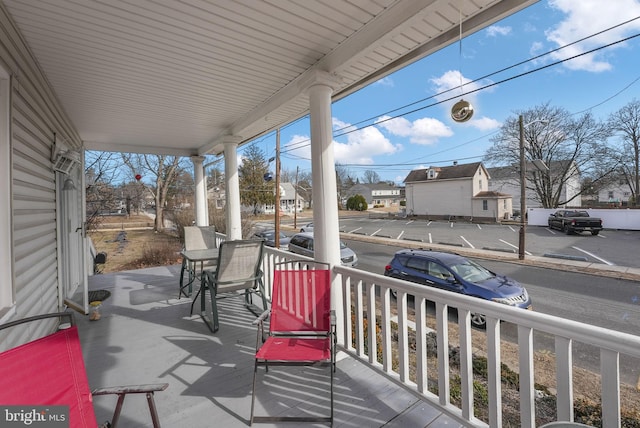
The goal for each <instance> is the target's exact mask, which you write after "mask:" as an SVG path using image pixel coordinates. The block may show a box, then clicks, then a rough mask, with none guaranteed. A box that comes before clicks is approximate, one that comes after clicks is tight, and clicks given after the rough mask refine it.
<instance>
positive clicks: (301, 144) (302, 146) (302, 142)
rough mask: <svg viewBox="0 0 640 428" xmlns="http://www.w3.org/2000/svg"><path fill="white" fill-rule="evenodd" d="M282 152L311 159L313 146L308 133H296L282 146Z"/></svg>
mask: <svg viewBox="0 0 640 428" xmlns="http://www.w3.org/2000/svg"><path fill="white" fill-rule="evenodd" d="M281 152H283V153H286V154H287V156H291V157H296V158H299V159H306V160H311V146H310V138H309V136H308V135H294V136H292V137H291V139H290V140H289V142H288V143H286V144H284V145H283V146H282V149H281Z"/></svg>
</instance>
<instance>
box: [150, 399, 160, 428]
mask: <svg viewBox="0 0 640 428" xmlns="http://www.w3.org/2000/svg"><path fill="white" fill-rule="evenodd" d="M147 402H149V411H150V412H151V420H152V421H153V428H160V418H158V410H157V409H156V403H155V401H154V400H153V392H147Z"/></svg>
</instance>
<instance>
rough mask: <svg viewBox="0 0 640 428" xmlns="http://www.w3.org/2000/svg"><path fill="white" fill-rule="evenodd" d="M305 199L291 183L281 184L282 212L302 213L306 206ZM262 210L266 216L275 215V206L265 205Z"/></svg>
mask: <svg viewBox="0 0 640 428" xmlns="http://www.w3.org/2000/svg"><path fill="white" fill-rule="evenodd" d="M305 203H306V201H305V199H304V198H303V197H302V196H301V195H300V193H298V192H296V189H295V187H294V186H293V184H291V183H280V212H281V213H286V214H290V213H291V214H292V213H293V212H294V211H297V212H302V209H303V207H304V206H305ZM260 210H261V211H262V212H263V213H265V214H275V211H276V209H275V206H274V205H273V204H271V205H263V206H262V207H261V208H260Z"/></svg>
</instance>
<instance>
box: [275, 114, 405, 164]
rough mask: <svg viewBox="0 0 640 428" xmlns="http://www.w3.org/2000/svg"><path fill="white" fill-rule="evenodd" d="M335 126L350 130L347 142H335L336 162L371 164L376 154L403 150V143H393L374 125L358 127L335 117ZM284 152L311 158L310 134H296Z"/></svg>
mask: <svg viewBox="0 0 640 428" xmlns="http://www.w3.org/2000/svg"><path fill="white" fill-rule="evenodd" d="M333 128H334V129H339V130H340V133H341V134H342V133H345V132H349V133H348V134H346V139H347V142H346V143H342V142H338V141H334V142H333V148H334V152H333V153H334V158H335V161H336V163H342V164H344V163H349V164H360V165H371V164H373V163H374V160H373V157H374V156H379V155H390V154H393V153H396V152H398V151H400V150H402V145H401V144H392V143H391V142H390V141H389V140H388V139H387V138H386V137H385V136H384V135H383V134H382V132H380V130H379V129H378V128H376V127H373V126H370V127H367V128H363V129H356V127H354V126H353V125H351V124H349V123H346V122H342V121H341V120H339V119H336V118H333ZM283 152H285V153H287V155H288V156H293V157H297V158H301V159H307V160H310V159H311V141H310V138H309V136H307V135H294V136H293V137H291V139H290V140H289V142H287V143H286V144H285V145H284V146H283Z"/></svg>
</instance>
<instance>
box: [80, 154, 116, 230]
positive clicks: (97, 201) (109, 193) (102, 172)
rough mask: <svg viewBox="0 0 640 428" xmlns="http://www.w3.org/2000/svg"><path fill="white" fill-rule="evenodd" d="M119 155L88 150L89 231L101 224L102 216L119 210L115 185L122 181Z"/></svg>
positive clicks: (86, 172)
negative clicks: (118, 160) (117, 159)
mask: <svg viewBox="0 0 640 428" xmlns="http://www.w3.org/2000/svg"><path fill="white" fill-rule="evenodd" d="M116 157H118V158H119V154H118V153H112V152H99V151H93V150H87V151H85V153H84V159H85V171H84V173H85V183H86V189H85V190H86V210H87V222H86V227H87V229H88V230H92V229H95V228H96V227H97V226H98V224H99V223H100V215H101V214H102V213H104V212H111V211H114V210H115V209H117V207H118V203H117V199H118V198H117V194H116V192H115V187H114V183H115V182H117V181H118V180H120V177H121V173H122V172H121V170H120V169H119V168H118V167H119V165H120V162H117V161H116Z"/></svg>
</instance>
